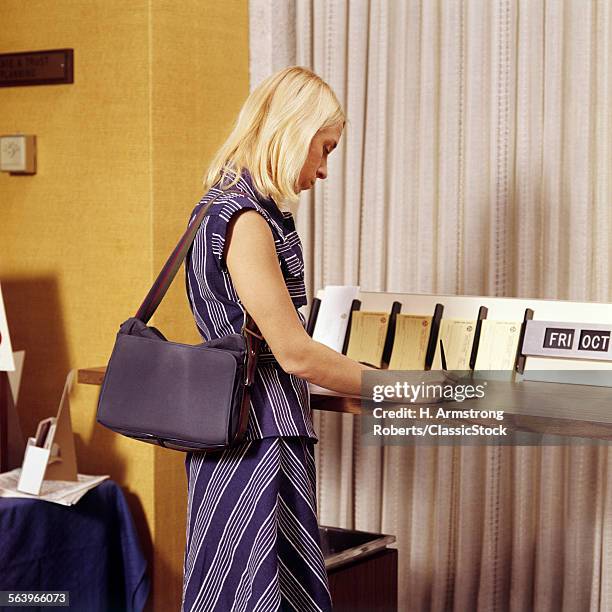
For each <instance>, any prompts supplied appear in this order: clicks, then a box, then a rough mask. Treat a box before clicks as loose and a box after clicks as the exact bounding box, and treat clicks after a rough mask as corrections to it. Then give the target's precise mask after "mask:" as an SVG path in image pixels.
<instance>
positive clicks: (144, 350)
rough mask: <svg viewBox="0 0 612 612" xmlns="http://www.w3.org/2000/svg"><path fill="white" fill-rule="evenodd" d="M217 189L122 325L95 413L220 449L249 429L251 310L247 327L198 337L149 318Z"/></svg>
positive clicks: (194, 446) (163, 438)
mask: <svg viewBox="0 0 612 612" xmlns="http://www.w3.org/2000/svg"><path fill="white" fill-rule="evenodd" d="M226 193H238V194H242V192H240V191H230V190H227V191H224V192H223V193H222V194H218V195H217V196H215V197H214V198H213V199H212V200H211V201H210V202H209V203H208V204H207V205H206V206H204V207H203V208H202V209H201V210H200V211H199V212H198V213H197V215H196V216H195V218H194V219H193V221H192V222H191V223H190V224H189V226H188V228H187V230H186V232H185V233H184V235H183V237H182V238H181V240H180V241H179V243H178V244H177V246H176V248H175V249H174V251H173V252H172V255H170V258H169V259H168V261H167V262H166V264H165V265H164V267H163V269H162V271H161V272H160V273H159V276H158V277H157V279H156V280H155V283H154V284H153V286H152V287H151V290H150V291H149V293H148V294H147V296H146V298H145V299H144V302H143V303H142V305H141V306H140V308H139V309H138V312H137V313H136V315H135V316H134V317H131V318H129V319H128V320H127V321H125V322H124V323H123V324H122V325H121V326H120V328H119V332H118V333H117V337H116V340H115V346H114V347H113V351H112V354H111V357H110V360H109V363H108V366H107V369H106V374H105V376H104V381H103V383H102V387H101V389H100V395H99V397H98V408H97V417H96V418H97V421H98V423H100V424H102V425H104V426H105V427H108V428H109V429H112V430H113V431H115V432H117V433H119V434H122V435H124V436H128V437H130V438H134V439H136V440H142V441H143V442H148V443H151V444H157V445H159V446H163V447H164V448H170V449H174V450H180V451H201V450H206V451H222V450H225V449H226V448H228V447H230V446H233V445H235V444H238V443H239V442H241V441H242V440H243V438H244V434H245V431H246V427H247V423H248V416H249V404H250V389H251V385H252V384H253V380H254V377H255V369H256V366H257V356H258V353H259V347H260V344H261V342H262V340H263V338H262V336H261V334H260V333H259V330H258V329H257V325H256V324H255V322H254V321H253V319H252V318H251V317H250V316H249V314H248V313H247V312H245V320H244V324H243V326H242V329H241V333H239V334H238V333H234V334H229V335H227V336H224V337H223V338H216V339H213V340H210V341H208V342H205V343H203V344H198V345H189V344H181V343H178V342H170V341H168V340H167V339H166V338H165V336H164V335H163V334H162V333H161V332H160V331H159V330H158V329H156V328H155V327H151V326H148V325H147V322H148V321H149V319H150V318H151V317H152V316H153V313H154V312H155V310H156V309H157V307H158V306H159V303H160V302H161V300H162V299H163V297H164V295H165V294H166V291H167V290H168V287H169V286H170V284H171V283H172V281H173V280H174V277H175V276H176V273H177V271H178V269H179V268H180V266H181V264H182V263H183V261H184V259H185V257H186V255H187V252H188V250H189V248H190V247H191V245H192V243H193V241H194V239H195V236H196V233H197V231H198V228H199V227H200V224H201V222H202V220H203V219H204V217H205V216H206V214H207V212H208V209H209V208H210V206H211V204H212V203H213V202H214V201H215V200H216V199H217V198H218V197H219V196H220V195H223V194H226Z"/></svg>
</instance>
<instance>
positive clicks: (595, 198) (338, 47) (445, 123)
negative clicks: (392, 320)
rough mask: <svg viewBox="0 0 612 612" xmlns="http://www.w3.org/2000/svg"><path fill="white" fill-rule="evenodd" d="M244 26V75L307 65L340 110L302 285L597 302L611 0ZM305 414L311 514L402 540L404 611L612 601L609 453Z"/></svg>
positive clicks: (372, 6)
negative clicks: (404, 437)
mask: <svg viewBox="0 0 612 612" xmlns="http://www.w3.org/2000/svg"><path fill="white" fill-rule="evenodd" d="M250 39H251V40H250V45H251V86H252V87H254V86H255V85H256V84H257V83H258V82H259V81H260V80H261V79H262V78H264V77H265V76H267V75H268V74H270V73H272V72H274V71H276V70H278V69H280V68H282V67H284V66H287V65H292V64H299V65H304V66H308V67H310V68H312V69H314V70H315V71H316V72H317V73H318V74H319V75H321V76H322V77H323V78H324V79H325V80H326V81H328V82H329V83H330V85H331V86H332V87H333V88H334V90H335V91H336V93H337V95H338V97H339V99H340V100H341V102H342V104H343V106H344V108H345V111H346V113H347V116H348V123H347V126H346V129H345V131H344V134H343V136H342V139H341V144H340V146H339V147H338V149H337V150H336V151H335V152H334V153H333V154H332V155H331V156H330V160H329V177H328V179H327V180H326V181H318V182H317V185H316V187H315V189H314V190H313V191H312V192H307V193H305V194H304V195H303V196H302V199H301V201H300V204H299V208H298V210H297V213H296V216H297V226H298V231H299V233H300V236H301V238H302V242H303V245H304V252H305V260H306V269H307V272H306V274H307V284H308V290H309V293H310V296H311V297H312V295H313V294H314V292H315V291H316V290H317V289H319V288H321V287H323V286H325V285H326V284H358V285H360V286H361V288H362V289H363V290H366V291H388V292H424V293H437V294H465V295H494V296H515V297H533V298H546V299H573V300H579V301H589V300H593V301H603V302H612V264H611V263H610V261H611V256H612V212H611V207H612V1H610V0H566V1H563V0H420V1H419V0H351V1H341V0H313V1H308V0H287V1H279V0H267V1H266V0H250ZM611 409H612V407H611ZM315 425H316V428H317V431H318V433H319V438H320V443H319V444H318V445H317V447H316V448H317V468H318V495H319V514H320V522H321V523H322V524H327V525H336V526H340V527H347V528H355V529H361V530H370V531H380V532H384V533H391V534H394V535H395V536H396V537H397V547H398V550H399V559H400V568H399V585H400V599H399V601H400V610H410V611H413V610H414V611H418V612H420V611H430V610H431V611H442V610H454V611H456V612H463V611H473V610H478V611H482V612H489V611H492V610H511V611H516V612H519V611H521V612H522V611H525V610H537V611H538V612H540V611H550V612H558V611H560V610H561V611H566V612H574V611H576V612H578V611H583V610H592V611H596V610H597V611H601V612H604V611H608V610H612V451H610V450H609V448H608V447H606V446H604V447H597V446H585V445H581V444H578V443H575V442H574V441H572V440H571V439H568V442H567V444H566V445H564V446H552V445H544V446H542V447H514V448H511V447H499V446H487V447H475V446H472V447H461V448H453V447H433V446H430V447H428V446H417V447H397V446H388V447H384V448H382V449H381V448H376V447H371V446H370V447H368V446H366V445H363V444H361V441H360V421H359V417H353V416H351V415H339V414H332V413H320V412H316V414H315Z"/></svg>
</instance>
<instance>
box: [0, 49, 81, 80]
mask: <svg viewBox="0 0 612 612" xmlns="http://www.w3.org/2000/svg"><path fill="white" fill-rule="evenodd" d="M73 60H74V50H73V49H53V50H50V51H24V52H21V53H2V54H0V87H18V86H24V85H54V84H61V83H74V74H73V65H74V61H73Z"/></svg>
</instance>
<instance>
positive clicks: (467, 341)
mask: <svg viewBox="0 0 612 612" xmlns="http://www.w3.org/2000/svg"><path fill="white" fill-rule="evenodd" d="M475 331H476V321H468V320H465V319H442V323H441V324H440V334H439V336H438V342H437V343H436V353H435V356H434V360H433V364H432V366H431V367H432V370H440V369H442V359H441V358H440V340H442V343H443V344H444V355H445V356H446V367H447V369H448V370H469V369H470V356H471V354H472V343H473V342H474V332H475Z"/></svg>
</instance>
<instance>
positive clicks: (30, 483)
mask: <svg viewBox="0 0 612 612" xmlns="http://www.w3.org/2000/svg"><path fill="white" fill-rule="evenodd" d="M50 457H51V449H50V448H42V447H40V446H36V439H35V438H28V444H27V446H26V449H25V454H24V457H23V465H22V466H21V475H20V476H19V483H18V484H17V490H18V491H22V492H23V493H30V495H38V494H39V493H40V488H41V486H42V483H43V480H44V479H45V472H46V471H47V465H48V464H49V459H50Z"/></svg>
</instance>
